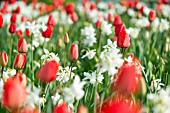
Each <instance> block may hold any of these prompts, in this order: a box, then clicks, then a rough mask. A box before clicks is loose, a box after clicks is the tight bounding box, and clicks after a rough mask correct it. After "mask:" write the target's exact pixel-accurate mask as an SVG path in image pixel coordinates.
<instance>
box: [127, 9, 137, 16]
mask: <svg viewBox="0 0 170 113" xmlns="http://www.w3.org/2000/svg"><path fill="white" fill-rule="evenodd" d="M127 13H128V15H129V16H131V17H136V12H135V10H134V9H132V8H129V9H128V10H127Z"/></svg>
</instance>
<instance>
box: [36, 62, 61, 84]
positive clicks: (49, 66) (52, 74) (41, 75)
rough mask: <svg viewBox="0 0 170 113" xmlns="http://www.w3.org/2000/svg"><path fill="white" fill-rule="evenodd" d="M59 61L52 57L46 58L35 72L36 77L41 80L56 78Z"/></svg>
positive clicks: (48, 80)
mask: <svg viewBox="0 0 170 113" xmlns="http://www.w3.org/2000/svg"><path fill="white" fill-rule="evenodd" d="M59 66H60V63H59V62H57V61H56V60H54V59H50V60H47V61H46V62H45V64H44V65H43V66H42V67H41V69H40V70H39V71H38V73H37V78H38V79H39V80H41V81H43V82H51V81H53V80H55V79H56V77H57V75H56V74H57V72H58V67H59Z"/></svg>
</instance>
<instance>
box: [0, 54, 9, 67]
mask: <svg viewBox="0 0 170 113" xmlns="http://www.w3.org/2000/svg"><path fill="white" fill-rule="evenodd" d="M7 63H8V56H7V53H6V52H4V51H2V52H1V53H0V66H2V67H4V66H6V65H7Z"/></svg>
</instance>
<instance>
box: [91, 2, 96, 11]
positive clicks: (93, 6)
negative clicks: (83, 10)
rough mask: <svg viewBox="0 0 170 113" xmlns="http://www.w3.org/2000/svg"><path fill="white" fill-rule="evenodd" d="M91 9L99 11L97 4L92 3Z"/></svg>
mask: <svg viewBox="0 0 170 113" xmlns="http://www.w3.org/2000/svg"><path fill="white" fill-rule="evenodd" d="M90 9H91V10H94V9H97V6H96V4H95V3H94V2H91V3H90Z"/></svg>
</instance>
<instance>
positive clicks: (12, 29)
mask: <svg viewBox="0 0 170 113" xmlns="http://www.w3.org/2000/svg"><path fill="white" fill-rule="evenodd" d="M16 30H17V26H16V24H15V23H12V24H11V25H10V27H9V32H10V33H15V32H16Z"/></svg>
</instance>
